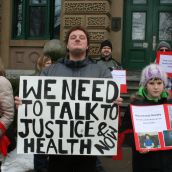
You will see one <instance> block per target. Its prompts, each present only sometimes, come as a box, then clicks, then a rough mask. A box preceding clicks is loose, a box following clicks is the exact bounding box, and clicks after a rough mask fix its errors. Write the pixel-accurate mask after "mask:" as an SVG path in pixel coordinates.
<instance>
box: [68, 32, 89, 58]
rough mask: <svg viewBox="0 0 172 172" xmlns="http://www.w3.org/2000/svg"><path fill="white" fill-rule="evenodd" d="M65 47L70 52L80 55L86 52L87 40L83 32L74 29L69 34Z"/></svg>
mask: <svg viewBox="0 0 172 172" xmlns="http://www.w3.org/2000/svg"><path fill="white" fill-rule="evenodd" d="M67 49H68V50H69V53H70V54H73V55H76V56H77V55H80V54H82V53H86V50H87V49H88V42H87V37H86V35H85V33H84V32H83V31H81V30H75V31H73V32H71V34H70V35H69V39H68V43H67Z"/></svg>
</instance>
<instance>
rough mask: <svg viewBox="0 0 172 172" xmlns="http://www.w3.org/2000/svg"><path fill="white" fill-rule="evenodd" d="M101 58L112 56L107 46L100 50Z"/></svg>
mask: <svg viewBox="0 0 172 172" xmlns="http://www.w3.org/2000/svg"><path fill="white" fill-rule="evenodd" d="M101 54H102V57H105V58H106V57H109V56H110V55H111V54H112V50H111V48H110V47H109V46H104V47H103V48H102V50H101Z"/></svg>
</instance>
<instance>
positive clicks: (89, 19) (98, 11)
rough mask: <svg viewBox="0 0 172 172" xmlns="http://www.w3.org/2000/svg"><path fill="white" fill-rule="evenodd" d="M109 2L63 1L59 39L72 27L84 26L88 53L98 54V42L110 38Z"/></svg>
mask: <svg viewBox="0 0 172 172" xmlns="http://www.w3.org/2000/svg"><path fill="white" fill-rule="evenodd" d="M110 7H111V1H110V0H64V1H63V2H62V20H61V21H62V22H61V38H62V39H63V40H64V37H65V34H66V32H67V30H68V29H69V28H70V27H72V26H84V27H85V28H86V29H87V31H88V32H89V35H90V53H89V55H91V56H92V57H93V58H96V57H97V56H98V54H99V47H100V42H102V41H103V40H105V39H107V38H109V36H110V18H111V15H110V14H111V11H110V10H111V9H110Z"/></svg>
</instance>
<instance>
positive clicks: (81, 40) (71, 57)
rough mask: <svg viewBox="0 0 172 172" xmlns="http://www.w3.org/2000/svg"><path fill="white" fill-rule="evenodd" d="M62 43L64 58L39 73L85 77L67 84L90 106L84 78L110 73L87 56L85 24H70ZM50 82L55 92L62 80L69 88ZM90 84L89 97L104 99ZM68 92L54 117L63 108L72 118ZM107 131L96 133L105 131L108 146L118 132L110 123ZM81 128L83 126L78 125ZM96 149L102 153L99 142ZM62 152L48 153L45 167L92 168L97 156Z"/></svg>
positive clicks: (84, 170) (68, 170)
mask: <svg viewBox="0 0 172 172" xmlns="http://www.w3.org/2000/svg"><path fill="white" fill-rule="evenodd" d="M65 43H66V48H67V53H68V56H67V58H64V59H61V60H59V61H58V63H56V64H53V65H51V66H50V67H48V68H47V69H45V70H44V71H43V72H42V73H41V75H42V76H58V77H79V78H85V80H84V82H85V83H83V81H81V83H80V81H75V79H73V81H71V82H72V84H70V85H71V86H74V85H75V86H74V87H72V88H73V89H75V90H76V89H77V88H79V89H80V91H81V94H79V91H78V94H79V95H77V96H78V100H80V101H81V102H82V101H83V99H88V102H87V104H86V105H85V106H87V107H89V101H90V99H89V95H83V94H84V92H85V89H86V88H87V86H86V85H89V84H90V82H91V81H89V80H88V79H86V78H112V75H111V73H110V70H109V69H106V68H105V67H104V66H101V65H98V64H97V63H96V62H95V61H94V60H92V59H89V58H87V54H88V50H89V36H88V33H87V32H86V30H85V29H84V28H82V27H73V28H71V29H70V30H69V31H68V33H67V34H66V39H65ZM45 82H46V83H48V82H49V81H45ZM50 82H51V81H50ZM52 82H53V83H55V84H57V87H56V89H57V90H56V93H58V91H59V88H60V87H59V86H58V84H59V83H62V84H64V85H62V87H61V88H65V89H66V90H68V92H69V89H70V87H69V84H68V81H67V80H66V81H62V82H61V81H59V82H58V81H56V80H54V81H52ZM78 82H79V83H78ZM98 82H99V81H98ZM41 83H42V82H41ZM93 83H94V81H93ZM99 83H102V81H100V82H99ZM78 84H79V85H78ZM50 85H51V84H50ZM84 85H85V86H84ZM47 86H48V85H47ZM93 88H94V89H95V91H94V90H93V92H92V94H91V95H92V97H91V99H92V101H98V100H100V99H102V100H104V99H106V98H107V97H101V96H103V95H101V96H99V97H96V96H95V95H96V94H95V93H96V92H100V88H98V87H97V84H96V83H95V86H94V84H93ZM47 89H48V90H46V89H45V92H46V93H44V95H47V93H48V91H49V90H50V89H51V88H50V87H47ZM116 92H119V90H118V88H117V90H116ZM82 93H83V94H82ZM59 94H60V93H59ZM62 94H63V93H62ZM117 95H118V94H117ZM70 96H71V102H69V103H67V102H66V103H65V102H64V103H63V105H62V107H61V108H62V109H61V112H60V114H56V113H54V114H51V115H52V116H51V118H54V115H57V116H61V118H63V117H64V115H63V113H62V112H64V114H65V113H67V114H68V115H69V118H71V119H73V118H74V116H73V115H72V113H70V109H71V108H72V99H73V98H72V97H73V96H74V95H73V94H72V93H71V95H70ZM56 97H57V96H56ZM63 98H64V99H65V98H66V97H65V95H64V94H63ZM115 99H116V103H117V104H118V105H120V104H121V102H122V99H121V98H118V96H116V97H115ZM18 100H19V99H17V98H16V104H17V105H18V104H19V101H18ZM114 101H115V100H114ZM54 103H55V102H54ZM56 103H59V102H56ZM74 104H75V112H76V114H75V119H76V117H77V118H79V117H80V118H82V116H79V115H80V114H78V111H77V107H78V106H79V104H78V103H74ZM97 106H99V105H98V104H95V106H94V107H92V109H91V108H90V107H89V109H90V111H93V109H94V108H96V107H97ZM51 108H52V111H53V109H54V107H53V105H51ZM85 110H86V111H87V110H88V109H85ZM106 110H107V108H105V107H104V111H106ZM83 111H84V109H83ZM89 113H90V114H92V116H94V118H97V116H96V115H95V114H94V113H93V112H92V113H91V112H89ZM99 115H100V116H101V114H99ZM86 120H89V117H86V118H85V121H86ZM58 122H59V121H56V124H57V123H58ZM81 123H83V122H80V121H79V122H78V121H76V123H74V122H72V121H71V122H70V126H76V125H77V126H78V125H79V126H80V124H81ZM86 123H88V125H87V124H86V126H85V127H87V128H88V129H89V130H90V131H91V129H92V128H91V127H90V126H89V121H86ZM59 126H60V127H59V128H60V129H61V128H62V127H63V126H65V124H64V125H62V124H60V123H59ZM77 126H76V128H78V127H77ZM105 127H106V124H105V123H104V124H102V125H101V126H100V131H101V130H103V129H105ZM89 130H88V131H89ZM107 131H111V133H109V135H110V137H111V138H110V137H109V136H107V137H106V133H107ZM107 131H105V132H104V133H103V132H99V133H98V134H99V135H104V137H105V138H104V140H105V142H106V143H108V140H109V141H110V143H111V145H110V146H111V147H113V146H114V143H113V141H112V139H114V138H115V137H116V135H115V134H117V133H115V134H114V132H116V130H115V128H114V127H113V126H112V127H111V126H110V128H109V129H108V130H107ZM73 132H76V131H72V130H71V132H70V134H71V135H72V133H73ZM80 132H83V131H82V128H81V131H80ZM59 133H60V132H59ZM66 133H67V131H66V132H65V131H64V134H66ZM62 134H63V133H60V136H61V135H62ZM76 134H77V135H78V137H82V134H80V133H78V132H76ZM91 134H92V133H87V136H88V137H89V135H91ZM59 140H60V139H59ZM61 142H63V140H61ZM85 146H87V145H85ZM110 146H109V147H110ZM102 147H103V146H102ZM109 147H106V149H108V150H109V149H110V148H109ZM77 149H78V148H77ZM97 149H98V150H99V151H100V153H102V154H103V152H104V150H103V149H101V146H100V145H97ZM104 149H105V148H104ZM72 151H74V152H75V150H72ZM61 154H63V153H61ZM64 154H66V155H49V168H48V171H49V172H50V171H63V172H71V171H77V172H95V168H96V159H97V158H96V156H90V155H87V156H84V155H67V153H64Z"/></svg>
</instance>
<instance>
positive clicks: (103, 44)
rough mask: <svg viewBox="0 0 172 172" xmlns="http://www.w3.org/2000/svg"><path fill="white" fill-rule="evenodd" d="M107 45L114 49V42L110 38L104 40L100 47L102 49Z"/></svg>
mask: <svg viewBox="0 0 172 172" xmlns="http://www.w3.org/2000/svg"><path fill="white" fill-rule="evenodd" d="M105 46H108V47H110V48H111V49H112V43H111V42H110V41H109V40H104V41H103V42H102V43H101V45H100V49H102V48H103V47H105Z"/></svg>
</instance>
